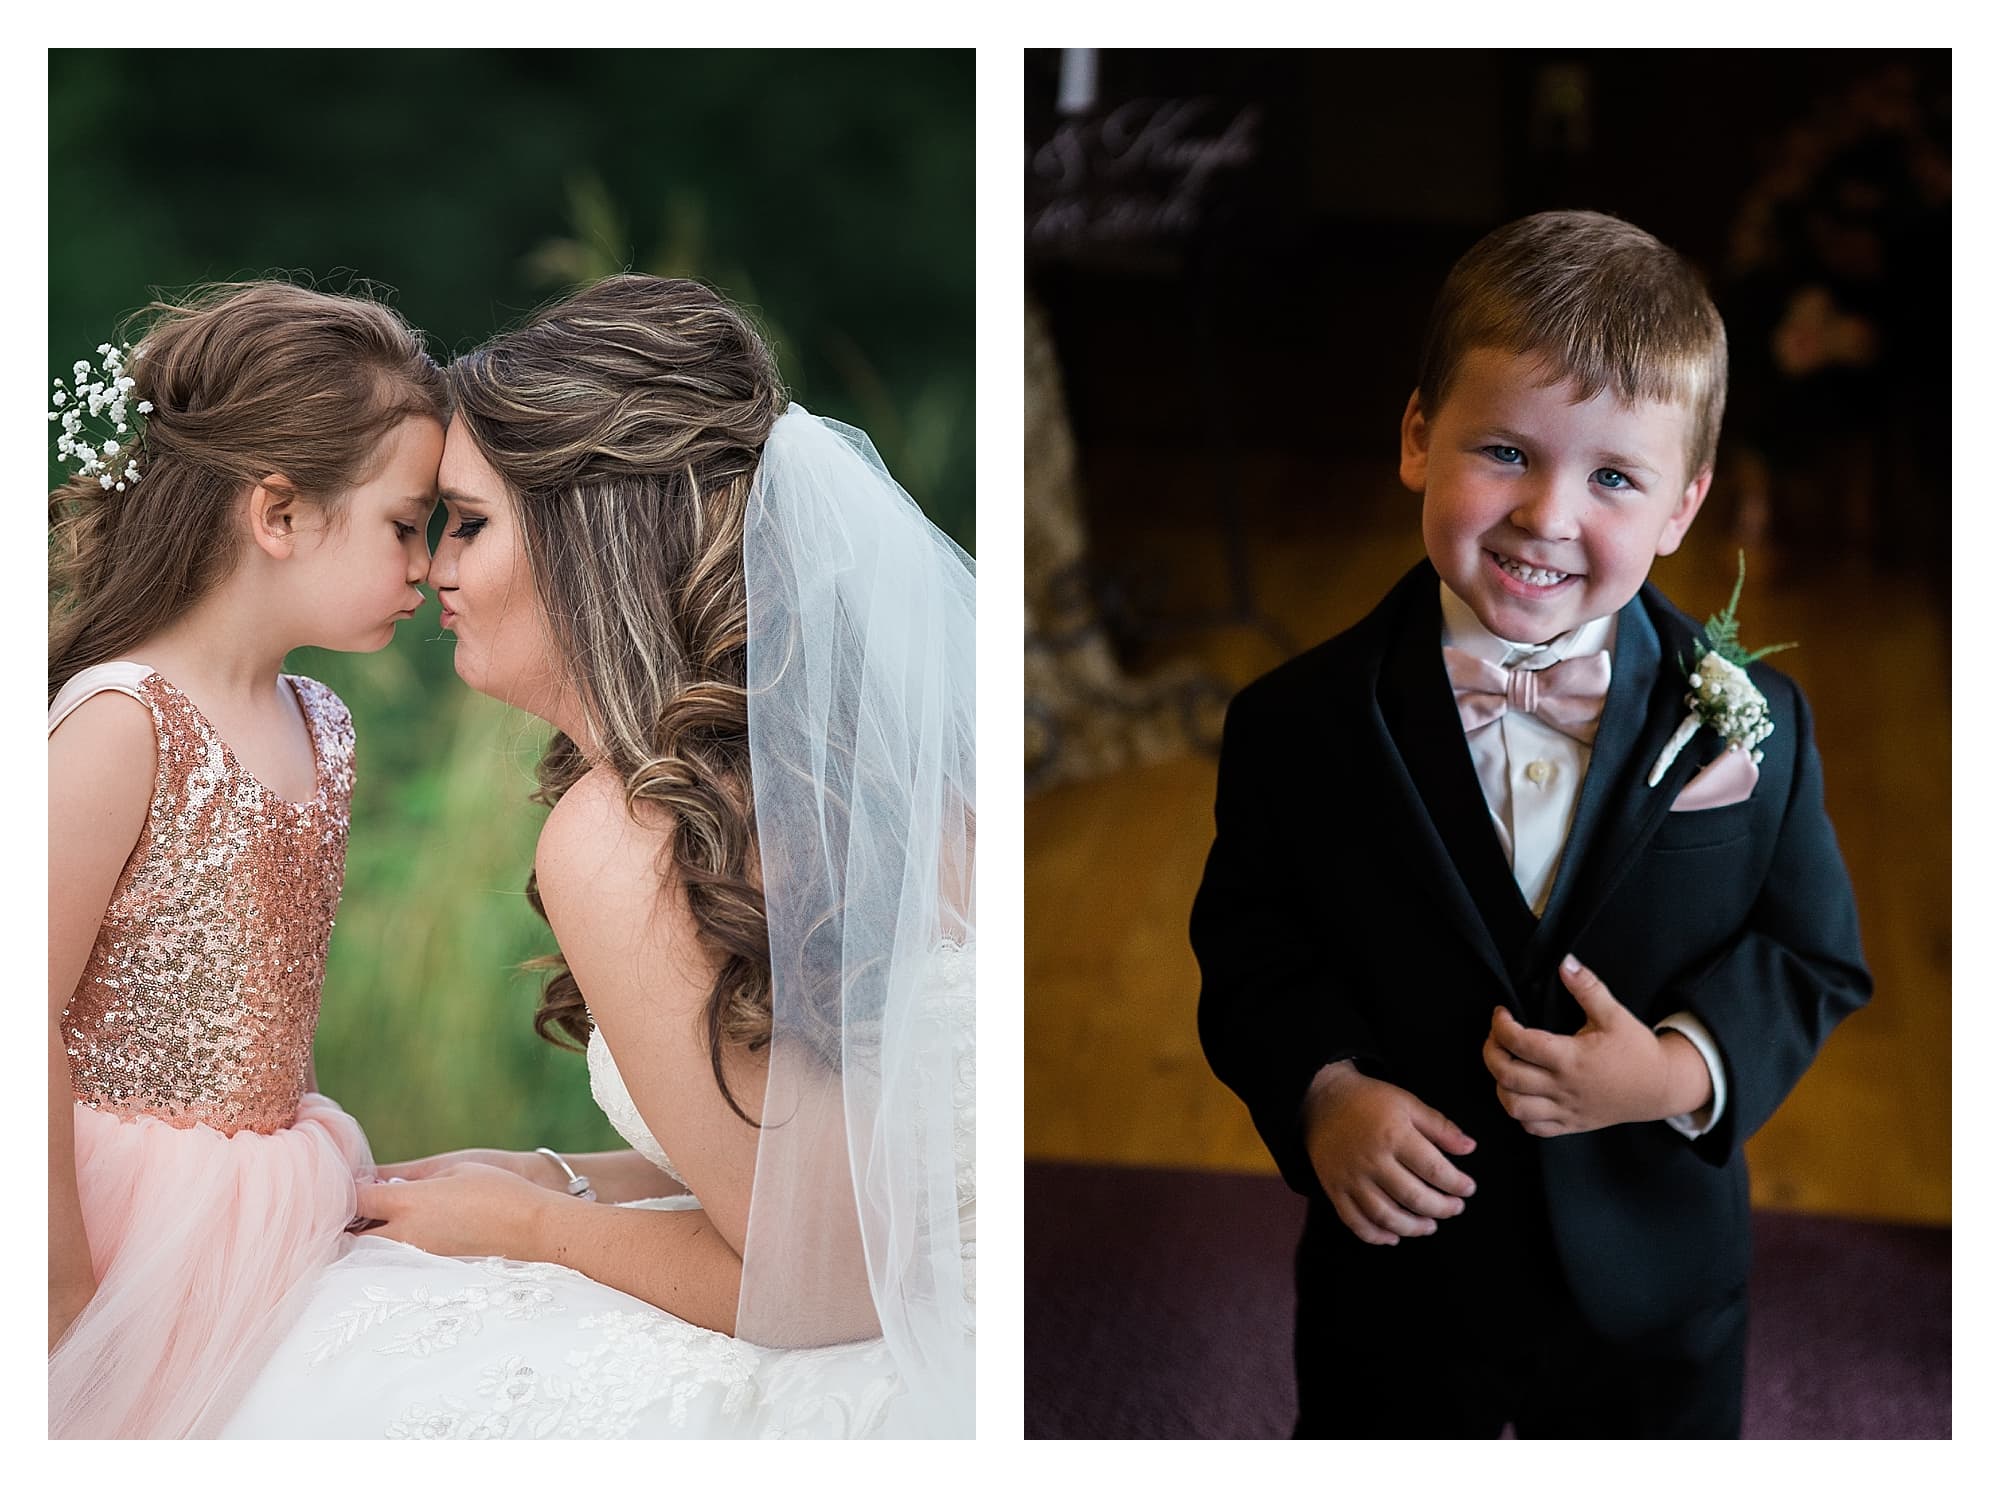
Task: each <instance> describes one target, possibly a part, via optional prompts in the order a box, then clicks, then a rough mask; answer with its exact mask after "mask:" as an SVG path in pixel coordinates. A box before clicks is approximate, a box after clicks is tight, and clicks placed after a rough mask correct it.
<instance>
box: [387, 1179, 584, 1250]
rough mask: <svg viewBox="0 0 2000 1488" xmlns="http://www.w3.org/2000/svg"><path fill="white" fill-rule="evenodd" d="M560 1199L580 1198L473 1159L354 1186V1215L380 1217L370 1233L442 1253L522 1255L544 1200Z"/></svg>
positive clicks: (548, 1201) (564, 1200)
mask: <svg viewBox="0 0 2000 1488" xmlns="http://www.w3.org/2000/svg"><path fill="white" fill-rule="evenodd" d="M556 1202H561V1203H574V1202H576V1201H575V1200H574V1199H571V1198H569V1197H568V1196H567V1195H563V1196H561V1197H560V1198H558V1196H557V1195H555V1194H552V1193H550V1192H549V1191H548V1190H547V1189H545V1188H543V1187H542V1186H541V1185H540V1184H537V1183H534V1182H531V1181H530V1180H528V1179H526V1178H523V1177H521V1176H520V1175H519V1174H517V1173H509V1172H507V1171H506V1170H504V1169H502V1168H497V1167H494V1166H492V1165H491V1164H488V1163H473V1162H466V1163H458V1164H455V1165H454V1166H451V1167H448V1168H443V1169H441V1170H439V1171H438V1172H436V1173H435V1174H434V1175H433V1176H431V1177H428V1178H418V1179H410V1180H405V1181H403V1182H400V1183H390V1182H387V1181H384V1182H380V1183H364V1184H361V1185H359V1186H358V1187H357V1188H356V1189H355V1212H356V1216H357V1217H358V1218H360V1219H376V1220H381V1221H382V1224H381V1226H380V1227H379V1228H377V1229H373V1230H370V1231H369V1232H368V1233H369V1234H370V1235H376V1236H380V1237H381V1238H382V1239H384V1240H401V1241H402V1242H403V1243H404V1244H406V1245H414V1246H416V1247H417V1248H418V1249H419V1250H428V1251H429V1252H431V1254H433V1255H444V1256H493V1255H498V1256H511V1257H513V1258H515V1259H517V1260H518V1259H522V1258H523V1257H524V1254H525V1252H526V1250H527V1249H528V1243H529V1242H528V1237H529V1236H531V1235H532V1234H533V1233H535V1224H536V1220H537V1219H538V1217H539V1216H540V1214H541V1213H542V1210H543V1206H545V1205H548V1204H551V1203H556Z"/></svg>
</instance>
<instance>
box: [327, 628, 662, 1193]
mask: <svg viewBox="0 0 2000 1488" xmlns="http://www.w3.org/2000/svg"><path fill="white" fill-rule="evenodd" d="M403 630H404V632H405V634H403V635H401V636H399V637H398V639H397V640H396V642H395V643H394V644H393V645H392V646H391V647H390V648H389V649H388V650H387V651H385V652H382V653H380V654H378V655H375V656H347V655H340V654H337V653H333V652H322V651H301V652H298V653H296V654H295V655H294V656H293V657H292V658H291V660H290V661H289V662H288V665H289V666H290V667H291V668H292V669H293V670H296V671H303V672H306V673H308V674H309V675H312V676H316V677H318V678H320V679H321V680H322V681H325V682H326V683H327V684H328V685H330V686H331V687H332V688H333V689H334V691H336V692H338V693H339V694H340V695H341V697H342V698H343V700H345V701H346V703H347V705H348V707H349V709H350V710H351V711H352V712H353V714H354V719H355V734H356V770H355V794H354V810H353V817H352V824H351V829H350V833H349V838H348V854H347V886H346V890H345V892H344V894H343V895H342V899H341V908H340V914H339V917H338V920H337V921H336V924H335V927H334V933H333V945H332V949H331V951H330V953H329V955H328V958H327V976H326V990H325V993H324V995H323V997H322V1000H321V1010H320V1029H319V1039H318V1042H317V1045H316V1049H317V1055H318V1065H319V1083H320V1089H321V1090H322V1091H324V1092H325V1093H326V1094H328V1095H330V1096H332V1097H333V1098H334V1099H335V1100H337V1101H339V1102H340V1103H341V1105H343V1106H344V1107H346V1108H347V1110H348V1111H349V1113H350V1114H352V1115H353V1116H354V1117H355V1119H356V1120H358V1121H359V1122H360V1123H361V1125H362V1128H363V1130H365V1131H366V1132H367V1133H368V1137H369V1141H370V1143H371V1144H372V1145H373V1147H374V1151H375V1156H376V1157H377V1159H378V1160H380V1161H384V1162H395V1161H399V1160H401V1159H404V1158H409V1157H417V1156H422V1155H424V1154H426V1153H430V1152H439V1151H445V1150H448V1149H451V1148H455V1147H513V1148H531V1147H544V1146H546V1147H555V1148H557V1149H558V1150H570V1151H576V1150H584V1151H590V1150H595V1149H597V1148H602V1147H614V1146H619V1145H622V1143H621V1142H620V1141H619V1139H618V1138H617V1137H616V1136H615V1135H614V1134H613V1133H612V1131H611V1128H610V1126H609V1125H608V1124H607V1123H606V1122H605V1120H604V1118H603V1116H602V1115H601V1114H600V1113H599V1112H598V1110H597V1107H596V1106H595V1105H594V1104H593V1103H592V1101H591V1099H590V1090H589V1080H588V1076H587V1074H586V1072H585V1069H584V1062H583V1059H582V1057H581V1056H579V1055H576V1054H572V1053H568V1052H566V1051H564V1050H560V1049H557V1048H554V1047H553V1046H551V1045H549V1044H547V1043H544V1042H543V1041H542V1040H540V1039H539V1038H536V1037H535V1036H534V1034H533V1031H532V1022H531V1019H532V1015H533V1013H534V1009H535V1006H536V1003H537V1002H538V1000H539V987H540V974H536V973H528V972H523V971H520V970H518V968H519V966H520V965H521V963H522V962H524V961H526V960H527V959H528V958H529V957H530V956H534V955H537V954H540V953H542V952H545V951H548V950H551V949H553V948H554V945H555V940H554V937H553V936H552V935H551V934H550V933H549V928H548V926H547V925H545V924H544V923H543V922H542V920H541V918H540V917H539V916H538V915H536V914H535V912H534V911H533V910H532V909H530V908H529V907H528V902H527V898H526V896H525V895H524V894H523V892H522V885H523V884H524V883H525V882H526V880H527V875H528V868H529V866H530V864H532V863H533V861H534V852H535V838H536V835H537V833H538V832H539V831H540V830H541V823H542V820H543V818H544V817H545V816H546V814H547V813H546V811H545V809H544V808H542V807H540V806H537V805H535V804H534V803H533V802H531V801H530V800H529V799H528V796H529V793H530V792H531V791H532V790H533V789H534V764H535V760H536V759H537V758H538V757H539V755H540V752H541V747H542V745H543V743H545V742H546V740H547V738H548V736H549V732H550V731H549V728H548V726H547V725H546V724H544V723H542V722H541V720H539V719H535V718H530V717H529V716H528V715H526V714H523V713H519V712H516V711H515V710H513V709H511V708H508V707H507V706H505V705H504V704H502V703H498V702H495V701H494V700H493V699H491V698H487V697H483V696H481V695H480V694H478V693H475V692H473V691H472V690H471V689H469V688H467V687H466V686H465V685H464V684H463V683H461V682H459V681H458V679H457V677H456V676H455V675H453V674H451V672H450V670H449V667H450V657H449V648H450V647H451V646H453V645H455V644H456V642H454V641H453V640H451V639H450V638H449V637H443V638H440V634H441V633H440V632H439V631H438V630H437V626H436V619H435V612H434V611H431V610H426V611H423V612H420V615H419V618H418V619H417V620H416V621H413V622H411V624H410V625H407V626H405V627H403ZM432 653H438V654H441V656H442V660H443V661H444V675H442V676H440V675H438V674H437V673H438V667H437V665H436V661H437V659H438V658H437V655H434V654H432Z"/></svg>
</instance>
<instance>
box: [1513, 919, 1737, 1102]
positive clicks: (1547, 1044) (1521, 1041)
mask: <svg viewBox="0 0 2000 1488" xmlns="http://www.w3.org/2000/svg"><path fill="white" fill-rule="evenodd" d="M1562 981H1563V985H1564V986H1565V987H1567V988H1568V989H1569V994H1570V996H1572V997H1574V998H1575V999H1576V1001H1577V1005H1578V1006H1579V1007H1581V1008H1582V1009H1583V1011H1584V1015H1585V1017H1586V1018H1587V1019H1588V1021H1587V1022H1585V1024H1584V1025H1583V1027H1582V1028H1580V1029H1579V1030H1577V1032H1576V1033H1575V1034H1573V1035H1569V1036H1564V1035H1563V1034H1559V1033H1547V1032H1545V1031H1543V1030H1541V1029H1539V1028H1529V1027H1528V1026H1527V1025H1526V1024H1524V1023H1522V1022H1521V1021H1520V1020H1519V1019H1517V1018H1515V1017H1514V1015H1513V1014H1512V1013H1510V1012H1508V1011H1507V1010H1506V1009H1505V1008H1495V1009H1494V1010H1493V1031H1492V1032H1491V1033H1489V1034H1488V1035H1487V1036H1486V1046H1485V1049H1484V1050H1483V1051H1482V1052H1483V1054H1484V1057H1485V1060H1486V1068H1487V1070H1488V1071H1489V1072H1490V1073H1491V1074H1492V1076H1493V1081H1494V1085H1495V1088H1496V1089H1497V1091H1498V1093H1499V1096H1500V1104H1501V1106H1502V1108H1504V1109H1505V1110H1506V1112H1507V1114H1508V1115H1509V1116H1512V1117H1513V1118H1514V1119H1515V1120H1516V1121H1518V1122H1520V1123H1521V1126H1522V1128H1523V1129H1524V1130H1525V1131H1526V1132H1527V1133H1528V1134H1529V1135H1530V1136H1535V1137H1560V1136H1567V1135H1569V1134H1571V1133H1573V1132H1587V1131H1596V1130H1597V1129H1598V1128H1599V1127H1603V1126H1615V1125H1617V1124H1619V1123H1620V1122H1626V1121H1661V1120H1664V1119H1666V1118H1667V1117H1669V1116H1684V1115H1687V1114H1689V1113H1690V1112H1693V1111H1698V1110H1700V1109H1701V1108H1702V1107H1703V1106H1705V1105H1706V1104H1708V1101H1709V1098H1710V1095H1711V1093H1712V1092H1711V1088H1710V1084H1709V1078H1708V1065H1707V1064H1706V1063H1705V1062H1704V1061H1703V1059H1702V1057H1701V1053H1700V1051H1699V1050H1697V1049H1696V1048H1695V1046H1694V1045H1693V1044H1691V1043H1689V1042H1688V1040H1687V1039H1685V1038H1683V1037H1682V1036H1681V1035H1680V1034H1678V1033H1675V1032H1674V1031H1673V1030H1671V1029H1669V1030H1667V1031H1665V1032H1661V1033H1656V1032H1654V1031H1653V1030H1652V1029H1651V1028H1648V1027H1647V1026H1646V1025H1645V1024H1644V1023H1642V1022H1640V1021H1639V1020H1638V1019H1637V1018H1635V1017H1634V1016H1633V1015H1632V1012H1631V1010H1630V1009H1629V1008H1627V1007H1626V1006H1625V1004H1624V1003H1622V1002H1620V1001H1619V1000H1618V999H1617V998H1615V997H1613V996H1612V995H1611V989H1610V988H1609V987H1607V986H1605V985H1604V983H1603V982H1602V981H1600V980H1598V977H1597V974H1596V973H1595V972H1593V971H1592V970H1590V968H1589V967H1587V966H1585V965H1583V964H1582V963H1581V962H1580V961H1578V960H1577V959H1576V957H1574V956H1565V957H1564V958H1563V965H1562Z"/></svg>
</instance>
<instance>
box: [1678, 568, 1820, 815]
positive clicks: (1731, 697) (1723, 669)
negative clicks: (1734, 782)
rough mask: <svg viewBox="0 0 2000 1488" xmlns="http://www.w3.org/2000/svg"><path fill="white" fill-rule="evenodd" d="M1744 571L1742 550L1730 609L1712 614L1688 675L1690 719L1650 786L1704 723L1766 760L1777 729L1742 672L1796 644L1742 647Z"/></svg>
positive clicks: (1729, 741) (1727, 740) (1758, 760)
mask: <svg viewBox="0 0 2000 1488" xmlns="http://www.w3.org/2000/svg"><path fill="white" fill-rule="evenodd" d="M1743 572H1744V562H1743V553H1742V550H1741V549H1738V550H1737V554H1736V588H1735V589H1734V590H1733V591H1731V593H1730V596H1729V606H1728V608H1727V609H1725V610H1723V612H1722V613H1721V614H1719V615H1710V616H1709V617H1708V623H1707V624H1706V625H1704V626H1703V627H1702V635H1700V636H1697V637H1696V638H1695V643H1694V654H1695V664H1694V666H1693V667H1691V668H1690V669H1689V671H1688V674H1687V679H1688V686H1690V687H1692V688H1693V689H1694V691H1693V692H1690V693H1689V694H1688V698H1687V705H1688V716H1687V717H1686V718H1683V719H1682V720H1681V726H1680V727H1679V728H1677V729H1675V730H1674V736H1673V737H1672V738H1671V739H1669V740H1667V747H1666V748H1665V749H1662V750H1661V751H1660V757H1659V758H1658V759H1656V760H1654V761H1653V770H1652V773H1651V774H1650V775H1648V776H1647V777H1646V784H1647V786H1648V787H1651V786H1655V785H1658V784H1659V783H1660V780H1661V778H1662V777H1663V776H1664V775H1665V774H1666V773H1667V766H1669V765H1671V764H1672V763H1673V762H1674V758H1675V756H1676V755H1678V754H1679V753H1680V752H1681V750H1682V749H1684V748H1686V747H1687V741H1688V740H1690V739H1692V738H1693V737H1694V736H1695V732H1696V730H1698V729H1699V728H1700V727H1701V726H1702V725H1703V724H1707V725H1708V726H1709V727H1710V728H1712V729H1714V730H1715V731H1716V732H1717V733H1718V734H1720V735H1722V738H1723V742H1724V743H1726V744H1731V745H1734V746H1736V747H1738V748H1741V749H1747V750H1750V751H1751V755H1750V758H1751V760H1752V761H1753V762H1754V763H1756V764H1762V763H1763V762H1764V751H1763V750H1761V749H1759V748H1757V746H1758V745H1759V744H1761V743H1763V742H1764V740H1766V739H1768V738H1769V737H1770V736H1771V730H1772V728H1773V726H1774V725H1773V724H1772V722H1771V706H1770V704H1769V703H1767V702H1766V701H1765V700H1764V694H1763V693H1761V692H1759V691H1758V690H1757V684H1756V683H1754V682H1752V681H1751V680H1750V674H1749V673H1748V672H1746V671H1744V670H1743V669H1744V668H1745V667H1747V666H1748V665H1750V663H1751V662H1753V661H1755V660H1757V659H1758V658H1759V657H1762V656H1769V655H1770V654H1771V653H1772V652H1774V651H1789V650H1791V649H1792V648H1793V646H1795V645H1796V644H1797V643H1796V642H1794V641H1786V642H1784V643H1782V644H1781V645H1776V646H1765V647H1763V648H1762V649H1760V650H1757V651H1746V650H1744V649H1743V646H1742V643H1741V642H1739V641H1738V640H1737V638H1736V601H1737V600H1738V599H1740V598H1741V597H1742V595H1743ZM1704 637H1705V638H1706V641H1707V644H1706V645H1704V644H1703V639H1704Z"/></svg>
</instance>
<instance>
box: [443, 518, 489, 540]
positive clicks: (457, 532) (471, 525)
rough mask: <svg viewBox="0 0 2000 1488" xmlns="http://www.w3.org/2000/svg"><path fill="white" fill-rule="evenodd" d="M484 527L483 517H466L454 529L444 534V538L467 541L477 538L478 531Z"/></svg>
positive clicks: (484, 519)
mask: <svg viewBox="0 0 2000 1488" xmlns="http://www.w3.org/2000/svg"><path fill="white" fill-rule="evenodd" d="M485 525H486V518H484V517H466V518H464V519H463V520H461V521H460V522H459V524H458V525H457V526H456V527H454V528H452V529H451V531H450V532H449V533H447V534H446V536H448V537H456V538H459V539H461V540H469V539H471V538H473V537H475V536H477V535H478V532H479V529H480V528H482V527H484V526H485Z"/></svg>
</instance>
